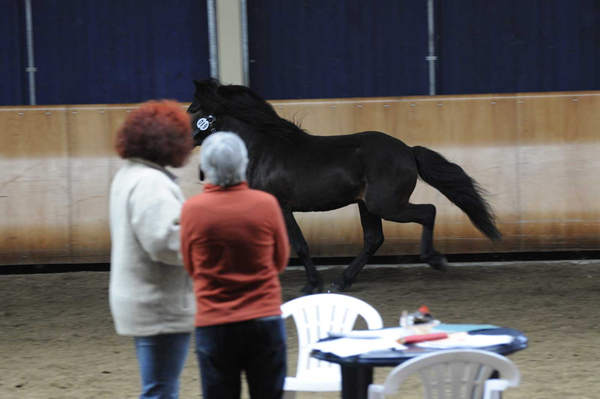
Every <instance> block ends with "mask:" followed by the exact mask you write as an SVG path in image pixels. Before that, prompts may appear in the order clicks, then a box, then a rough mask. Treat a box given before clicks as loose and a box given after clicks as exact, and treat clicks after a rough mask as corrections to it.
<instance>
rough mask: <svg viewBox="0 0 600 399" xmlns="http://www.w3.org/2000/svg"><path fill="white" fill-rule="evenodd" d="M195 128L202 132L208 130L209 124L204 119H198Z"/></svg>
mask: <svg viewBox="0 0 600 399" xmlns="http://www.w3.org/2000/svg"><path fill="white" fill-rule="evenodd" d="M196 126H197V127H198V129H200V130H202V131H204V130H206V129H208V127H209V126H210V122H209V121H208V119H206V118H200V119H198V121H197V122H196Z"/></svg>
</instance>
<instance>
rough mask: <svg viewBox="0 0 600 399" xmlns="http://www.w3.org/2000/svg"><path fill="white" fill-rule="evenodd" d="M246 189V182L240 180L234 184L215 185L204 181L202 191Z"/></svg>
mask: <svg viewBox="0 0 600 399" xmlns="http://www.w3.org/2000/svg"><path fill="white" fill-rule="evenodd" d="M247 189H248V182H245V181H243V182H241V183H238V184H234V185H233V186H227V187H224V186H217V185H216V184H212V183H204V192H205V193H207V192H211V191H237V190H247Z"/></svg>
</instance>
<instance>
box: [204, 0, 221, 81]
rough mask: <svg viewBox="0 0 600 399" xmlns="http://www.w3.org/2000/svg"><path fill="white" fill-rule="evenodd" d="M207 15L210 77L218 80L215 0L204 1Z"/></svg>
mask: <svg viewBox="0 0 600 399" xmlns="http://www.w3.org/2000/svg"><path fill="white" fill-rule="evenodd" d="M206 11H207V14H208V53H209V58H208V60H209V64H210V77H211V78H215V79H219V48H218V42H217V12H216V6H215V0H206Z"/></svg>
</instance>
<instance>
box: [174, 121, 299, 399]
mask: <svg viewBox="0 0 600 399" xmlns="http://www.w3.org/2000/svg"><path fill="white" fill-rule="evenodd" d="M200 157H201V159H200V168H201V170H202V172H204V174H205V176H206V183H205V186H204V191H203V192H202V193H201V194H199V195H196V196H194V197H191V198H190V199H188V200H187V201H186V202H185V203H184V205H183V209H182V213H181V249H182V255H183V260H184V266H185V268H186V269H187V271H188V272H189V273H190V275H191V276H192V279H193V281H194V292H195V295H196V304H197V311H196V319H195V325H196V354H197V357H198V364H199V366H200V375H201V377H202V394H203V397H204V398H205V399H230V398H239V397H240V393H241V372H242V371H245V373H246V380H247V381H248V391H249V393H250V397H251V398H253V399H275V398H281V396H282V394H283V383H284V381H285V375H286V362H287V359H286V334H285V324H284V322H283V320H282V318H281V309H280V307H281V286H280V283H279V276H278V275H279V273H280V272H282V271H283V269H284V268H285V266H286V265H287V261H288V257H289V251H290V249H289V243H288V237H287V231H286V228H285V223H284V220H283V215H282V213H281V209H280V207H279V203H278V202H277V200H276V199H275V197H274V196H272V195H271V194H268V193H266V192H263V191H259V190H253V189H250V188H249V187H248V184H247V183H246V181H245V175H246V165H247V163H248V154H247V150H246V146H245V145H244V142H243V141H242V139H240V138H239V137H238V136H237V135H236V134H234V133H230V132H217V133H214V134H212V135H210V136H209V137H208V138H207V139H206V140H204V142H203V143H202V148H201V150H200Z"/></svg>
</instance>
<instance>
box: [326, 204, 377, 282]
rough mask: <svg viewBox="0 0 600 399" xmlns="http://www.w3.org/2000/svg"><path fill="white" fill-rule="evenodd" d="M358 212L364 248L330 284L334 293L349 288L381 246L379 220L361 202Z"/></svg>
mask: <svg viewBox="0 0 600 399" xmlns="http://www.w3.org/2000/svg"><path fill="white" fill-rule="evenodd" d="M358 210H359V211H360V223H361V225H362V228H363V240H364V246H363V249H362V251H361V252H360V253H359V254H358V256H357V257H356V258H354V259H353V260H352V262H351V263H350V265H348V267H346V268H345V269H344V272H343V273H342V275H341V276H340V277H338V278H337V279H336V280H335V281H334V282H333V283H331V288H332V289H333V290H336V291H343V290H345V289H347V288H350V286H352V283H353V282H354V279H355V278H356V276H357V275H358V273H359V272H360V271H361V270H362V268H363V267H364V266H365V264H366V263H367V262H368V261H369V258H370V257H371V256H372V255H373V254H375V251H377V249H379V247H380V246H381V244H383V228H382V226H381V218H380V217H379V216H377V215H375V214H372V213H370V212H369V211H368V210H367V207H366V206H365V204H364V203H363V202H362V201H360V202H359V203H358Z"/></svg>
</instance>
